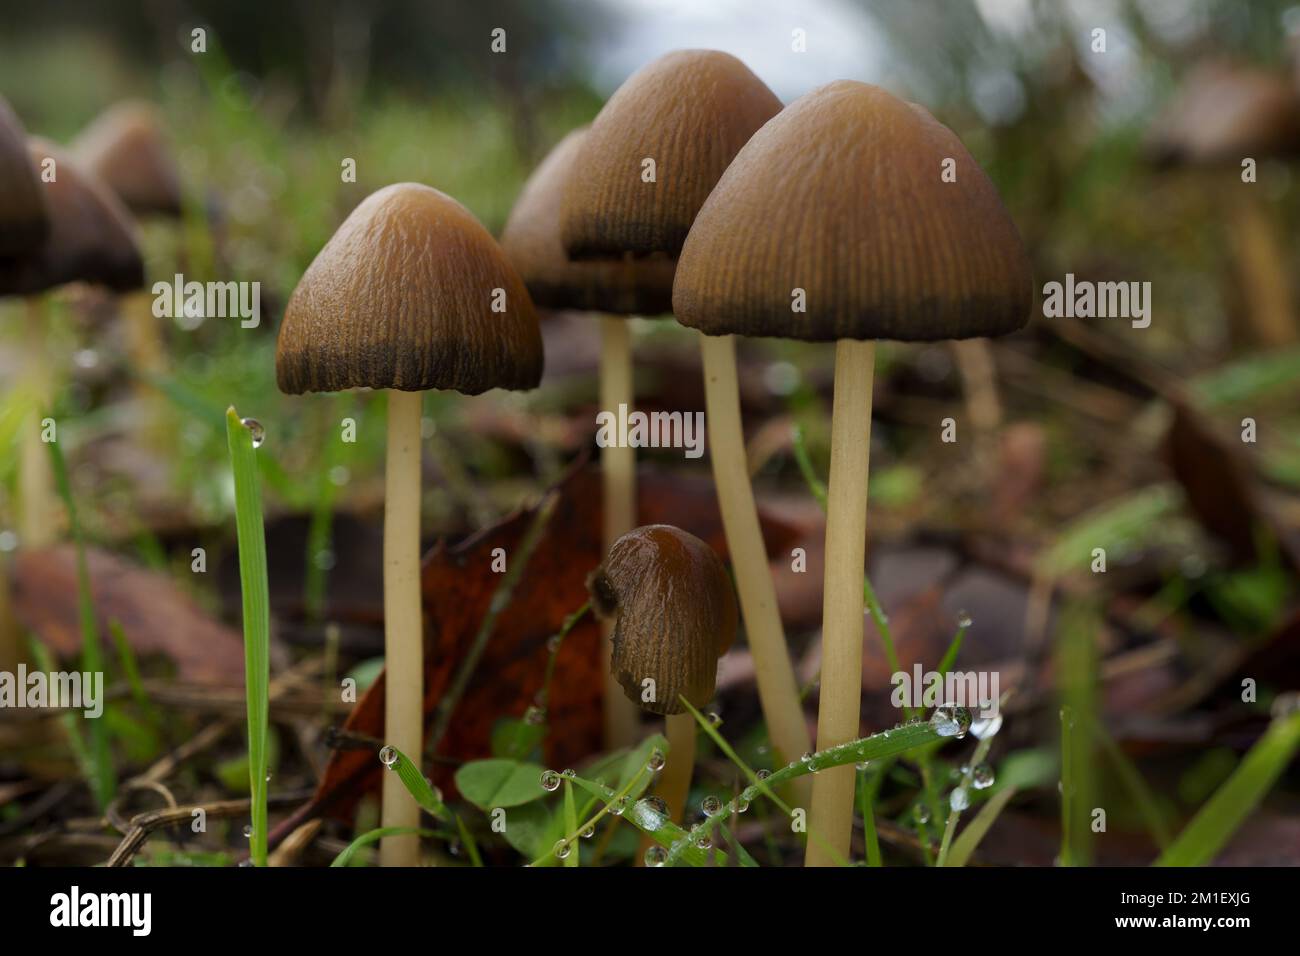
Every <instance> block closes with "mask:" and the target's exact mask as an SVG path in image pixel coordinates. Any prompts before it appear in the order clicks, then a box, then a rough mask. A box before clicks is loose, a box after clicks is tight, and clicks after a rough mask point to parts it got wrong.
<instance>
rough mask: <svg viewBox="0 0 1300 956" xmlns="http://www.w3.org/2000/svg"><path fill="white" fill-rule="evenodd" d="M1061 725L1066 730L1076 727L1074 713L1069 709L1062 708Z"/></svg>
mask: <svg viewBox="0 0 1300 956" xmlns="http://www.w3.org/2000/svg"><path fill="white" fill-rule="evenodd" d="M1061 724H1062V725H1063V726H1064V727H1066V728H1072V727H1074V711H1073V710H1071V709H1070V708H1069V707H1062V708H1061Z"/></svg>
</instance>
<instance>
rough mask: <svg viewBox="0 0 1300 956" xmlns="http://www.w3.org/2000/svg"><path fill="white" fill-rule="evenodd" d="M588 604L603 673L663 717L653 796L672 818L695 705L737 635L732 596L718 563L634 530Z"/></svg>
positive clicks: (682, 788) (617, 548)
mask: <svg viewBox="0 0 1300 956" xmlns="http://www.w3.org/2000/svg"><path fill="white" fill-rule="evenodd" d="M587 589H588V590H589V591H590V592H591V606H592V608H593V609H594V610H595V612H596V614H597V615H598V616H599V617H601V618H603V619H604V620H606V621H610V622H612V624H613V631H614V653H613V656H612V658H611V662H610V667H611V673H612V674H613V676H614V679H615V680H617V681H618V683H619V686H621V687H622V688H623V692H624V693H625V694H626V695H627V698H628V700H630V701H632V702H633V703H634V704H636V705H638V706H640V707H642V708H644V709H645V710H648V711H650V712H651V713H655V714H663V715H665V717H666V721H665V724H666V733H667V737H668V744H669V754H668V762H667V763H666V764H665V766H664V770H663V776H662V777H661V778H660V781H659V787H658V793H659V796H660V797H662V798H663V800H664V802H665V803H666V804H667V805H668V808H669V812H670V815H671V817H672V819H674V820H676V819H680V818H681V812H682V809H683V807H684V805H685V802H686V795H687V791H688V790H689V788H690V784H691V770H692V768H693V767H694V764H695V729H696V728H695V718H694V717H693V716H692V715H691V714H690V712H689V711H687V710H686V708H685V707H684V706H683V704H682V702H681V698H685V699H686V700H687V701H689V702H690V704H691V706H693V707H695V708H696V709H699V708H702V707H704V706H706V705H707V704H708V702H709V699H710V698H712V696H713V690H714V686H715V684H716V682H717V676H718V658H719V657H721V656H722V655H723V654H724V653H725V652H726V650H727V648H729V647H730V646H731V642H732V640H733V639H734V637H735V635H736V620H737V612H736V596H735V593H734V592H733V590H732V586H731V579H730V578H729V577H728V576H727V569H726V568H725V567H724V566H723V564H722V560H721V559H720V558H719V557H718V556H717V555H716V554H714V552H713V549H712V548H710V547H709V546H708V545H707V544H705V543H704V542H703V541H701V540H700V539H699V538H697V537H695V536H694V535H692V534H688V533H686V532H685V531H683V530H681V529H680V528H674V527H673V526H672V525H666V524H655V525H646V526H645V527H641V528H635V529H633V530H632V531H629V532H628V533H627V534H625V535H623V536H622V537H621V538H619V539H618V540H617V541H615V542H614V545H613V547H611V548H610V549H609V553H608V555H607V556H606V558H605V561H604V563H603V564H601V565H600V567H598V568H597V569H596V570H595V571H593V572H592V573H591V575H590V576H589V577H588V578H587Z"/></svg>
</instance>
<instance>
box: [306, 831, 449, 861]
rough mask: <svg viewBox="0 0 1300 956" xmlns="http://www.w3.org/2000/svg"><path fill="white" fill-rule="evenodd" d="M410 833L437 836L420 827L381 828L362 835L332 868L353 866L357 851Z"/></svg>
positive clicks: (343, 852) (340, 855)
mask: <svg viewBox="0 0 1300 956" xmlns="http://www.w3.org/2000/svg"><path fill="white" fill-rule="evenodd" d="M408 833H418V834H419V835H420V836H435V835H436V834H435V833H434V832H433V831H432V830H421V829H420V828H419V827H380V828H379V829H377V830H370V831H369V832H367V833H363V834H361V836H359V837H357V838H356V839H355V840H353V841H352V842H351V843H349V844H348V845H347V846H346V847H344V848H343V849H342V850H341V851H340V852H339V855H338V856H336V857H335V858H334V860H333V862H332V863H330V866H351V865H352V858H353V857H354V856H356V854H357V851H358V850H361V849H363V848H365V847H367V846H369V845H370V844H372V843H378V842H379V841H380V840H382V839H383V838H384V837H388V836H406V835H407V834H408Z"/></svg>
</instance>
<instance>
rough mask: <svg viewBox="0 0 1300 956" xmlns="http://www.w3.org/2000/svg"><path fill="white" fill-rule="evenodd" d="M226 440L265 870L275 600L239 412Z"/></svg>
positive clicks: (230, 420)
mask: <svg viewBox="0 0 1300 956" xmlns="http://www.w3.org/2000/svg"><path fill="white" fill-rule="evenodd" d="M226 440H227V442H228V444H229V448H230V466H231V469H232V470H233V472H234V476H235V528H236V533H237V536H238V540H239V583H240V590H241V592H242V594H243V615H244V688H245V695H246V702H247V705H248V788H249V796H250V798H251V801H252V821H251V822H252V830H253V832H252V836H251V842H250V847H249V856H250V859H252V861H253V864H254V865H255V866H266V851H267V815H266V792H267V779H266V778H267V766H268V758H267V734H268V729H269V724H270V704H271V702H270V690H269V685H270V680H271V657H270V647H271V600H270V594H269V588H268V584H267V570H266V533H265V529H264V527H263V525H262V493H261V479H260V472H259V470H258V464H257V458H258V456H257V451H256V449H255V447H254V445H253V432H252V430H251V429H250V428H248V427H246V426H245V425H244V422H243V420H242V419H241V418H240V417H239V414H238V413H237V412H236V411H235V409H234V408H233V407H232V408H229V409H227V411H226Z"/></svg>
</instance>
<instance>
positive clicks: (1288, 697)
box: [1268, 691, 1300, 720]
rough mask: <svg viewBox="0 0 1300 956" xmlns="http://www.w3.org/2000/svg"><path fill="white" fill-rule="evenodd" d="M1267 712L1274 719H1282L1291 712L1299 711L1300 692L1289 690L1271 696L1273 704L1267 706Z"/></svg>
mask: <svg viewBox="0 0 1300 956" xmlns="http://www.w3.org/2000/svg"><path fill="white" fill-rule="evenodd" d="M1268 712H1269V714H1270V715H1271V716H1272V717H1273V718H1274V719H1275V720H1282V719H1283V718H1285V717H1290V716H1291V715H1292V714H1296V713H1300V693H1297V692H1296V691H1290V692H1288V693H1285V694H1278V695H1277V696H1276V697H1274V698H1273V704H1272V706H1270V707H1269V709H1268Z"/></svg>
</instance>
